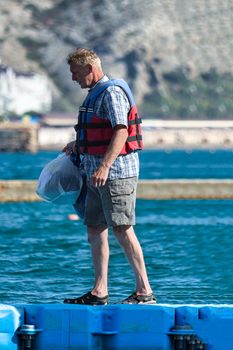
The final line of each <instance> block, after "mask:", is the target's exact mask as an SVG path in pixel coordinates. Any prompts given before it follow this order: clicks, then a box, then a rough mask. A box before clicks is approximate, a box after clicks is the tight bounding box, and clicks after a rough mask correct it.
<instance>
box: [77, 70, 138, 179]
mask: <svg viewBox="0 0 233 350" xmlns="http://www.w3.org/2000/svg"><path fill="white" fill-rule="evenodd" d="M108 80H109V79H108V77H107V76H106V75H105V76H104V77H103V78H102V79H101V80H99V81H98V83H97V84H99V83H103V82H105V81H108ZM95 86H96V85H95ZM94 88H95V87H93V88H92V89H94ZM129 110H130V104H129V101H128V98H127V96H126V95H125V93H124V91H123V90H122V89H121V88H120V87H119V86H110V87H108V88H107V89H106V90H105V91H104V92H103V93H102V94H101V95H100V96H98V98H97V100H96V102H95V107H94V112H95V114H96V115H97V116H99V117H100V118H106V119H109V120H110V122H111V124H112V127H114V126H116V125H118V124H123V125H126V126H128V112H129ZM102 160H103V156H96V155H90V154H85V155H84V156H83V158H82V162H81V166H82V169H83V170H84V172H85V173H86V174H87V177H88V178H90V177H91V176H92V174H93V173H94V171H95V170H96V169H97V168H99V166H100V165H101V163H102ZM138 175H139V159H138V153H137V152H132V153H130V154H127V155H122V156H118V157H117V158H116V160H115V161H114V162H113V164H112V165H111V167H110V170H109V175H108V178H109V179H110V180H114V179H125V178H128V177H134V176H137V177H138Z"/></svg>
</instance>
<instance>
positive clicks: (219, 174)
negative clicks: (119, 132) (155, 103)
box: [0, 150, 233, 304]
mask: <svg viewBox="0 0 233 350" xmlns="http://www.w3.org/2000/svg"><path fill="white" fill-rule="evenodd" d="M56 155H57V153H56V152H39V153H38V154H35V155H32V154H26V153H25V154H24V153H17V154H16V153H2V154H0V178H1V179H36V178H38V176H39V173H40V171H41V169H42V167H43V166H44V165H45V164H46V163H47V162H48V161H50V160H51V159H53V158H54V157H56ZM232 157H233V153H232V152H231V151H220V150H219V151H215V152H213V151H211V152H210V151H193V152H185V151H171V152H163V151H149V150H148V151H143V152H141V154H140V160H141V176H140V177H141V179H143V178H144V179H153V178H155V179H156V178H157V179H162V178H228V179H229V178H231V179H232V178H233V162H232ZM232 208H233V201H232V200H157V201H154V200H153V201H152V200H150V201H146V200H138V201H137V225H136V227H135V229H136V232H137V235H138V238H139V240H140V242H141V244H142V248H143V251H144V256H145V261H146V265H147V268H148V274H149V278H150V281H151V285H152V287H153V289H154V291H155V293H156V295H157V298H158V301H159V302H160V303H179V304H181V303H199V304H206V303H215V304H222V303H232V302H233V274H232V265H233V249H232V244H233V211H232ZM73 212H74V211H73V209H72V207H71V206H69V205H60V206H59V205H52V204H49V203H46V202H37V203H0V224H1V225H0V237H1V243H0V261H1V262H0V266H1V273H0V285H1V288H0V300H1V302H2V303H60V302H62V301H63V299H64V298H65V297H68V296H78V295H80V294H82V293H85V292H86V291H88V290H90V288H91V287H92V283H93V269H92V260H91V255H90V250H89V245H88V243H87V241H86V233H85V227H84V226H83V224H82V221H70V220H68V215H69V214H71V213H73ZM109 241H110V254H111V255H110V265H109V294H110V301H111V302H116V301H118V300H119V299H121V298H124V297H126V296H128V294H129V293H130V292H131V291H133V289H134V276H133V273H132V271H131V270H130V268H129V265H128V262H127V261H126V259H125V256H124V254H123V252H122V250H121V249H120V247H119V245H118V243H117V242H116V240H115V239H114V236H113V234H112V232H111V231H110V234H109Z"/></svg>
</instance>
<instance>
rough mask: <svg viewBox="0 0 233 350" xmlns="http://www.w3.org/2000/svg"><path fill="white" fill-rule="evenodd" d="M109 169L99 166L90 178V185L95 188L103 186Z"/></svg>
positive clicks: (102, 165)
mask: <svg viewBox="0 0 233 350" xmlns="http://www.w3.org/2000/svg"><path fill="white" fill-rule="evenodd" d="M108 173H109V167H107V166H106V165H104V164H101V165H100V167H99V168H98V169H97V170H96V171H95V172H94V173H93V175H92V177H91V185H92V186H95V187H100V186H104V185H105V183H106V180H107V178H108Z"/></svg>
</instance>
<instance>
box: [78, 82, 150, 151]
mask: <svg viewBox="0 0 233 350" xmlns="http://www.w3.org/2000/svg"><path fill="white" fill-rule="evenodd" d="M109 86H119V87H121V88H122V90H123V91H124V92H125V94H126V96H127V98H128V100H129V104H130V111H129V113H128V128H127V130H128V138H127V140H126V143H125V145H124V146H123V148H122V150H121V152H120V155H125V154H128V153H130V152H135V151H138V150H141V149H142V148H143V143H142V132H141V125H140V123H141V118H140V117H139V115H138V112H137V108H136V105H135V102H134V99H133V95H132V93H131V90H130V88H129V86H128V84H127V83H126V82H125V81H124V80H122V79H117V80H108V81H106V82H104V83H99V84H97V85H96V87H94V88H93V89H92V90H91V91H90V92H89V94H88V95H87V97H86V99H85V100H84V103H83V105H82V106H81V107H80V109H79V116H78V124H77V125H75V130H76V132H77V148H78V151H79V153H81V154H92V155H103V154H104V153H105V152H106V150H107V148H108V145H109V143H110V141H111V138H112V136H113V132H114V131H113V128H112V125H111V123H110V121H109V120H107V119H105V118H100V117H98V116H97V115H96V114H95V112H94V105H95V101H96V99H97V97H98V96H99V95H100V94H101V93H103V92H104V91H105V90H106V89H107V88H108V87H109Z"/></svg>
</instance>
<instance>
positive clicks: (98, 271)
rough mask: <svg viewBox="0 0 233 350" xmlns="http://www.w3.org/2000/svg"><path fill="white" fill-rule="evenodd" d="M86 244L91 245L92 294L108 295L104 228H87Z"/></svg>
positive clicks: (107, 257) (106, 245) (106, 235)
mask: <svg viewBox="0 0 233 350" xmlns="http://www.w3.org/2000/svg"><path fill="white" fill-rule="evenodd" d="M87 234H88V242H89V243H90V245H91V253H92V260H93V265H94V276H95V282H94V287H93V289H92V292H91V293H92V294H93V295H96V296H98V297H100V298H101V297H104V296H106V295H108V261H109V244H108V228H107V227H106V226H103V225H101V226H87Z"/></svg>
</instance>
